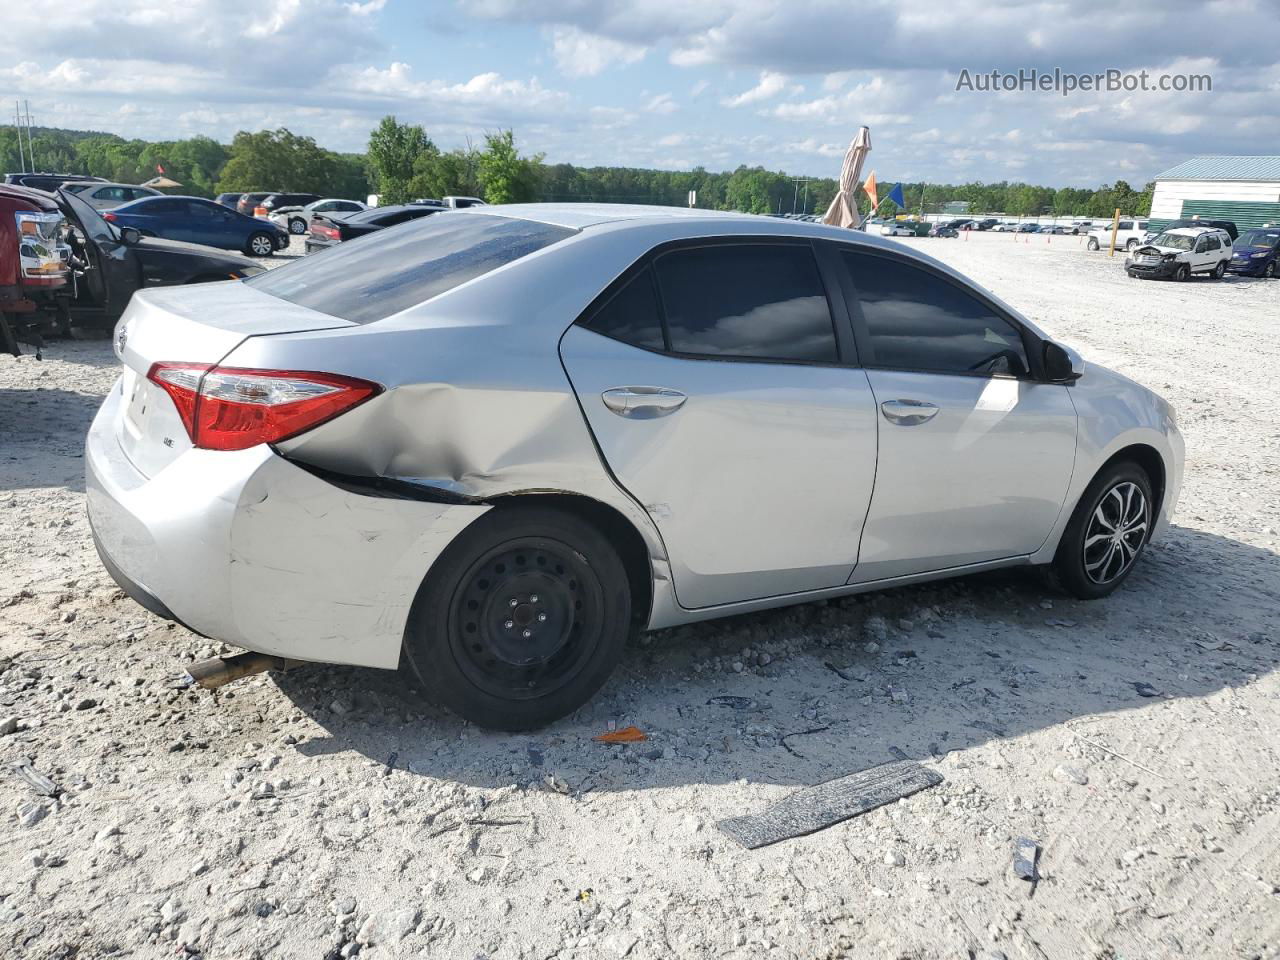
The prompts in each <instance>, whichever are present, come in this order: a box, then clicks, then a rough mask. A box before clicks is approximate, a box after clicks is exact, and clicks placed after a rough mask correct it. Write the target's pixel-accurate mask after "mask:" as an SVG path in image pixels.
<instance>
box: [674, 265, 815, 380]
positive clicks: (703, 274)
mask: <svg viewBox="0 0 1280 960" xmlns="http://www.w3.org/2000/svg"><path fill="white" fill-rule="evenodd" d="M655 270H656V271H657V276H658V285H659V289H660V291H661V294H662V303H663V306H664V308H665V310H666V318H667V332H668V336H669V337H670V341H671V350H673V351H674V352H676V353H693V354H701V355H704V356H713V357H714V356H721V357H739V358H745V359H753V360H754V359H760V360H790V361H810V362H824V363H834V362H837V361H838V360H839V359H840V352H839V349H838V347H837V346H836V334H835V327H834V325H833V324H832V320H831V308H830V307H829V306H828V305H827V295H826V291H825V289H824V288H823V286H822V278H821V277H820V276H819V274H818V264H817V262H816V261H815V260H814V257H813V251H812V249H810V248H809V247H808V246H807V245H804V246H802V245H781V244H779V245H773V244H725V245H723V246H715V247H695V248H692V249H688V250H675V251H672V252H671V253H666V254H663V255H662V256H660V257H659V258H658V259H657V261H655Z"/></svg>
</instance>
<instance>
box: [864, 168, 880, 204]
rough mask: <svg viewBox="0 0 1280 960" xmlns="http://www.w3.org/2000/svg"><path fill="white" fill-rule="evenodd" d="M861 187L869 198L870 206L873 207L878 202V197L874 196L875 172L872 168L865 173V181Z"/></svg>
mask: <svg viewBox="0 0 1280 960" xmlns="http://www.w3.org/2000/svg"><path fill="white" fill-rule="evenodd" d="M862 189H863V190H864V191H865V192H866V194H867V196H868V197H870V198H871V207H872V209H875V207H876V206H877V205H878V204H879V203H880V198H879V197H877V196H876V172H875V171H874V170H872V171H871V173H869V174H868V175H867V179H866V182H865V183H863V184H862Z"/></svg>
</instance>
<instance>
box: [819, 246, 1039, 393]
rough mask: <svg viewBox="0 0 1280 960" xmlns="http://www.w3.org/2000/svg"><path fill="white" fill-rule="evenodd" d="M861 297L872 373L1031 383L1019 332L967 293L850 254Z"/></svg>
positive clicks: (894, 264)
mask: <svg viewBox="0 0 1280 960" xmlns="http://www.w3.org/2000/svg"><path fill="white" fill-rule="evenodd" d="M842 259H843V260H844V263H845V266H846V267H847V268H848V270H849V273H850V276H851V277H852V278H853V283H854V286H855V287H857V290H858V301H859V303H860V304H861V306H862V316H863V318H864V320H865V322H866V329H867V333H868V337H869V340H870V347H871V357H870V358H869V359H868V360H867V363H868V365H869V366H877V367H892V368H894V369H899V370H930V371H936V372H939V373H977V374H983V375H986V376H999V375H1005V376H1013V377H1021V376H1026V375H1027V374H1028V372H1029V366H1028V364H1027V354H1026V350H1025V348H1024V347H1023V345H1022V337H1021V336H1020V334H1019V332H1018V330H1017V328H1015V327H1014V326H1013V325H1012V324H1011V323H1009V322H1008V321H1007V320H1005V319H1004V318H1003V317H1000V316H999V315H997V314H996V313H994V312H993V311H992V310H991V308H990V307H988V306H987V305H986V304H984V303H983V302H982V301H981V300H978V299H977V298H976V297H974V296H972V295H971V294H969V293H966V292H965V291H964V290H962V289H961V288H960V287H958V286H957V285H955V284H954V283H951V282H950V281H948V280H944V279H942V278H941V277H939V276H936V275H934V274H932V273H929V272H927V271H925V270H921V269H920V268H918V267H914V266H911V265H910V264H907V263H903V262H902V261H900V260H892V259H889V258H887V257H875V256H869V255H867V254H859V253H845V254H842Z"/></svg>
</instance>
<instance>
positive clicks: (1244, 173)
mask: <svg viewBox="0 0 1280 960" xmlns="http://www.w3.org/2000/svg"><path fill="white" fill-rule="evenodd" d="M1197 216H1198V217H1203V218H1204V219H1206V220H1231V221H1234V223H1235V225H1236V226H1237V227H1239V228H1240V229H1241V230H1244V229H1245V228H1247V227H1261V226H1265V225H1267V224H1272V225H1275V224H1280V157H1192V158H1191V159H1190V160H1185V161H1183V162H1182V163H1180V164H1178V165H1177V166H1175V167H1170V168H1169V169H1168V170H1166V171H1164V173H1161V174H1160V175H1159V176H1157V177H1156V188H1155V193H1154V194H1153V195H1152V198H1151V228H1152V229H1159V228H1160V227H1162V226H1164V225H1165V224H1166V223H1168V222H1169V221H1170V220H1180V219H1189V218H1191V217H1197Z"/></svg>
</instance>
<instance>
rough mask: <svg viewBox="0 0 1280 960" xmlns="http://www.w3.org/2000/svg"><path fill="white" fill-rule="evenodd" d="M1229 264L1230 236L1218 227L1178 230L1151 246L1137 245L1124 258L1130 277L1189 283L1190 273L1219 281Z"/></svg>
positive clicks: (1166, 233) (1163, 234)
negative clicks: (1186, 281)
mask: <svg viewBox="0 0 1280 960" xmlns="http://www.w3.org/2000/svg"><path fill="white" fill-rule="evenodd" d="M1230 263H1231V234H1229V233H1227V231H1225V230H1220V229H1218V228H1217V227H1177V228H1175V229H1173V230H1166V231H1165V232H1164V233H1162V234H1160V235H1159V236H1158V237H1156V238H1155V239H1154V240H1153V241H1151V242H1150V243H1144V244H1140V245H1138V246H1137V247H1135V248H1134V249H1132V250H1130V251H1129V255H1128V256H1127V257H1125V261H1124V269H1125V272H1126V273H1127V274H1129V276H1131V277H1142V278H1146V279H1150V278H1154V277H1172V278H1173V279H1174V280H1190V279H1191V277H1192V275H1193V274H1200V275H1202V276H1203V275H1206V274H1208V275H1210V276H1212V277H1213V279H1215V280H1221V279H1222V275H1223V274H1224V273H1226V272H1227V267H1228V266H1229V265H1230Z"/></svg>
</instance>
